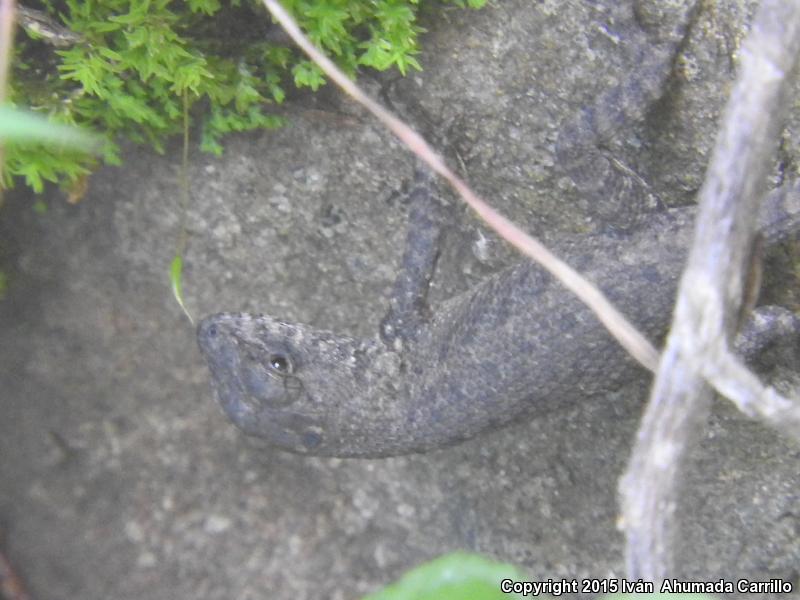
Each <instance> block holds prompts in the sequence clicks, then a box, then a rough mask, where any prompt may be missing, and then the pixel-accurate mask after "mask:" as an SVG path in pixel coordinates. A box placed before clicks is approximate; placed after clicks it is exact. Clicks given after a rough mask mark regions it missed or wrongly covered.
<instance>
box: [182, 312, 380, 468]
mask: <svg viewBox="0 0 800 600" xmlns="http://www.w3.org/2000/svg"><path fill="white" fill-rule="evenodd" d="M197 340H198V344H199V346H200V350H201V352H202V353H203V355H204V357H205V359H206V361H207V362H208V366H209V368H210V370H211V376H212V382H213V386H214V388H215V390H216V394H217V399H218V401H219V403H220V405H221V406H222V409H223V410H224V411H225V414H226V415H227V416H228V418H229V419H230V420H231V421H232V422H233V423H234V424H235V425H236V426H237V427H239V428H240V429H241V430H242V431H244V432H245V433H246V434H248V435H254V436H258V437H261V438H265V439H266V440H267V441H269V442H270V443H271V444H272V445H274V446H278V447H280V448H283V449H285V450H289V451H292V452H299V453H302V454H315V455H339V456H342V455H354V454H358V451H357V448H355V447H351V446H352V441H351V440H352V431H350V430H351V429H352V428H353V427H354V426H355V425H354V419H353V418H352V417H353V415H352V414H351V413H352V410H353V409H352V407H353V404H352V400H353V398H354V396H357V395H358V393H359V388H360V387H361V386H362V385H363V384H364V383H365V382H364V381H362V379H363V378H362V375H361V370H362V369H363V366H364V362H363V360H362V358H366V357H369V356H370V354H371V348H372V347H374V346H375V345H376V342H362V341H359V340H355V339H353V338H350V337H346V336H339V335H336V334H333V333H330V332H325V331H320V330H316V329H312V328H310V327H307V326H305V325H300V324H291V323H285V322H283V321H279V320H277V319H273V318H271V317H268V316H254V315H248V314H237V313H220V314H216V315H212V316H210V317H207V318H205V319H203V321H201V322H200V324H199V325H198V328H197ZM362 389H363V388H362Z"/></svg>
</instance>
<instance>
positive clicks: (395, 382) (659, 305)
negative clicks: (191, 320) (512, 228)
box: [198, 0, 800, 457]
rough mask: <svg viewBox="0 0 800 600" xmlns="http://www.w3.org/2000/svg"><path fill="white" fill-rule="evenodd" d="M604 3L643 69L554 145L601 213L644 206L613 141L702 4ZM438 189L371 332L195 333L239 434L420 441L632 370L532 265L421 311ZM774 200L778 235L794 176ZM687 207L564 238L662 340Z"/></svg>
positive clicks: (352, 444) (573, 394) (572, 254)
mask: <svg viewBox="0 0 800 600" xmlns="http://www.w3.org/2000/svg"><path fill="white" fill-rule="evenodd" d="M611 6H612V8H611V9H609V10H610V12H609V18H610V21H609V23H610V27H612V28H614V27H619V28H620V31H622V30H624V29H626V28H627V29H629V31H626V32H624V36H622V38H621V39H622V40H623V41H625V42H629V43H630V46H631V48H632V49H633V51H634V54H635V55H636V57H637V59H636V62H637V64H638V68H637V69H635V71H634V72H633V73H632V75H631V77H629V78H628V79H627V80H626V81H624V82H623V83H621V84H620V85H618V86H616V87H614V88H612V89H610V90H608V91H606V92H605V93H603V94H601V96H600V97H599V98H598V99H597V102H596V103H595V104H593V105H592V106H591V107H588V108H585V109H582V110H580V111H578V113H576V115H575V116H574V117H573V118H571V119H568V120H567V122H566V123H565V124H564V125H563V126H562V130H561V134H560V136H559V139H558V141H557V143H556V149H555V150H556V156H557V158H558V162H559V166H560V167H561V169H562V170H563V171H564V173H565V174H567V175H568V176H569V177H570V178H571V179H572V180H573V182H574V183H575V185H576V187H577V188H578V190H579V191H580V192H581V193H582V194H583V195H585V196H586V197H588V198H589V199H590V200H591V201H592V202H593V203H595V204H596V205H597V206H598V207H599V211H600V212H602V211H603V209H602V206H603V205H604V204H608V205H611V206H613V207H619V206H624V207H625V209H626V210H627V211H628V212H629V213H633V214H636V213H638V212H639V211H638V210H637V206H636V205H637V204H640V203H641V199H642V197H643V196H644V195H646V190H645V189H643V187H642V184H643V182H642V180H641V178H639V177H638V176H637V175H636V174H635V173H633V172H632V171H631V170H630V169H628V168H627V167H625V165H623V164H622V163H621V162H620V161H619V160H617V159H615V158H614V157H613V156H612V154H611V153H610V152H609V145H610V144H609V142H610V140H612V139H613V138H615V137H618V136H619V132H620V130H622V129H623V128H624V127H625V126H626V125H628V124H630V123H631V122H636V121H640V120H641V119H642V118H643V116H644V114H645V112H646V110H647V107H648V106H649V105H650V104H651V103H652V102H653V101H654V100H655V99H657V98H658V97H659V96H660V95H661V94H662V92H663V88H664V85H665V82H666V81H667V79H668V76H669V73H670V72H671V66H672V61H673V60H674V56H675V53H676V52H677V49H678V47H679V45H680V44H681V43H682V40H683V39H684V37H685V35H686V32H687V29H688V24H689V23H690V21H691V17H692V15H693V14H694V12H695V9H696V6H697V2H696V1H695V0H680V1H677V2H672V3H660V2H655V3H653V2H648V1H646V0H634V2H633V3H618V4H617V3H612V4H611ZM665 7H666V8H665ZM673 9H674V11H673V12H675V13H676V14H673V15H671V16H670V18H669V19H664V18H662V17H663V16H664V14H662V13H663V11H667V12H669V11H670V10H673ZM637 23H638V27H636V26H634V27H633V28H632V27H631V24H637ZM429 191H430V190H429V186H428V185H427V184H426V183H425V182H422V185H421V186H419V187H418V188H417V190H415V192H414V194H416V196H417V201H419V203H421V204H415V205H414V206H412V211H411V220H412V221H416V224H415V225H413V226H412V227H411V228H410V230H409V236H408V240H407V246H406V253H405V255H404V258H403V268H402V269H401V270H400V273H399V275H398V278H397V282H396V284H395V289H394V291H393V295H392V299H391V306H390V310H389V314H388V315H387V317H386V318H385V319H384V320H383V322H382V323H381V327H380V331H379V335H377V336H375V338H370V339H356V338H352V337H348V336H343V335H338V334H336V333H333V332H328V331H321V330H317V329H315V328H313V327H309V326H306V325H302V324H292V323H285V322H283V321H280V320H278V319H275V318H272V317H269V316H265V315H249V314H236V313H220V314H217V315H213V316H210V317H208V318H206V319H205V320H204V321H202V322H201V323H200V325H199V327H198V342H199V344H200V348H201V351H202V352H203V354H204V355H205V358H206V360H207V362H208V364H209V367H210V369H211V373H212V380H213V383H214V386H215V388H216V393H217V397H218V399H219V401H220V403H221V405H222V407H223V409H224V411H225V412H226V414H227V415H228V417H229V418H230V419H231V420H232V421H233V422H234V423H235V424H236V425H237V426H238V427H240V428H241V429H242V430H243V431H245V432H246V433H248V434H251V435H256V436H260V437H263V438H265V439H267V440H268V441H270V442H271V443H272V444H274V445H275V446H278V447H281V448H284V449H287V450H290V451H294V452H299V453H304V454H311V455H326V456H357V457H378V456H388V455H396V454H405V453H410V452H423V451H427V450H431V449H435V448H440V447H443V446H447V445H450V444H454V443H457V442H459V441H461V440H464V439H467V438H470V437H472V436H474V435H476V434H478V433H479V432H481V431H484V430H487V429H493V428H497V427H501V426H503V425H506V424H508V423H511V422H514V421H516V420H518V419H521V418H523V417H525V416H528V415H531V414H533V413H536V412H537V411H545V410H551V409H553V408H554V407H558V406H561V405H569V404H570V403H574V402H576V401H579V400H580V399H582V398H585V397H588V396H592V395H595V394H600V393H603V392H607V391H611V390H614V389H616V388H617V387H618V386H619V384H620V383H622V382H624V381H626V380H628V379H629V378H630V377H631V375H632V374H634V373H635V372H636V369H637V366H636V365H635V363H634V362H633V360H632V359H630V358H629V357H628V356H627V355H626V354H625V352H624V351H623V350H622V349H621V348H620V347H619V346H618V345H617V343H616V342H615V341H613V339H612V338H611V336H610V335H609V334H608V333H607V332H606V330H605V329H604V328H603V326H602V325H601V324H600V323H599V322H598V321H597V319H596V317H595V316H594V315H593V314H592V313H591V312H590V311H589V310H588V309H587V308H586V307H584V306H583V304H581V303H580V302H579V301H578V300H577V299H576V298H574V297H573V296H572V295H571V294H569V293H568V292H567V291H566V290H564V288H562V287H561V286H560V285H559V284H557V283H556V282H555V281H554V280H553V279H552V278H551V277H550V276H549V275H547V274H546V273H545V272H543V271H542V270H541V269H540V268H539V267H537V266H536V265H534V264H531V263H528V262H524V263H522V264H520V265H518V266H515V267H512V268H510V269H507V270H505V271H502V272H501V273H498V274H497V275H495V276H493V277H491V278H489V279H488V280H486V281H485V282H483V283H482V284H480V285H478V286H477V287H475V288H474V289H472V290H470V291H468V292H465V293H464V294H461V295H459V296H456V297H454V298H452V299H450V300H448V301H446V302H444V303H442V304H441V305H439V306H437V307H436V309H435V310H434V311H428V310H427V309H426V304H425V297H426V292H427V285H428V282H429V281H430V278H431V277H432V275H433V269H434V267H435V262H436V261H435V254H436V249H435V248H436V245H437V240H438V226H437V223H436V217H435V214H433V213H430V212H428V211H429V210H430V209H435V208H436V206H435V204H432V203H431V202H430V201H429V200H430V199H429V198H428V195H429ZM426 202H427V204H426ZM420 206H421V207H420ZM765 209H766V210H765V212H764V215H762V226H763V227H764V228H765V231H766V232H767V238H768V240H772V241H775V240H777V239H780V238H781V237H785V236H786V234H788V233H789V232H790V231H793V230H794V229H795V228H796V227H797V225H798V221H800V185H798V184H794V185H788V184H787V185H785V186H784V187H783V188H781V189H780V190H779V191H776V192H773V193H772V194H771V195H770V196H769V198H768V201H767V202H766V203H765ZM615 210H618V209H615ZM693 214H694V211H693V209H671V210H662V211H661V212H658V213H655V214H652V213H651V214H650V215H649V218H648V220H647V223H646V225H645V226H644V227H642V228H639V229H638V230H635V231H627V232H626V233H624V234H619V233H617V234H616V235H614V236H608V235H594V236H586V237H584V238H582V239H575V240H572V242H567V243H565V244H564V245H563V247H560V248H558V247H557V248H556V250H557V252H558V254H559V255H560V256H562V257H563V258H564V259H565V260H566V261H567V262H568V263H570V264H571V265H572V266H573V267H575V268H577V269H578V270H579V271H581V272H582V273H584V274H585V275H586V276H587V277H588V278H589V279H591V280H592V281H594V282H595V283H596V284H597V285H598V286H599V287H600V288H601V289H602V290H603V292H604V293H606V294H607V295H608V296H609V297H610V299H611V301H612V302H613V303H614V304H615V305H616V306H617V307H618V308H620V309H621V310H622V311H623V312H624V313H625V314H626V316H628V317H629V318H630V319H631V320H632V321H633V323H634V324H635V325H636V326H638V327H639V328H640V329H641V330H642V331H643V332H644V333H646V334H647V335H649V336H650V337H651V338H654V339H661V337H662V336H663V335H664V333H665V330H666V327H667V326H668V323H669V321H670V317H671V309H672V303H673V299H674V296H675V291H676V289H677V282H678V277H679V276H680V273H681V270H682V266H683V262H684V259H685V256H686V252H687V249H688V248H689V245H690V242H691V229H692V228H691V224H692V221H693ZM426 215H429V216H431V218H427V217H426ZM612 221H613V219H612ZM620 229H621V230H622V231H626V230H628V229H629V228H628V227H625V226H623V227H621V228H620ZM620 236H621V237H620Z"/></svg>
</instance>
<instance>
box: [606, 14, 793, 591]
mask: <svg viewBox="0 0 800 600" xmlns="http://www.w3.org/2000/svg"><path fill="white" fill-rule="evenodd" d="M798 52H800V0H790V1H787V0H764V2H763V3H762V5H761V7H760V8H759V10H758V12H757V14H756V17H755V19H754V22H753V25H752V29H751V31H750V33H749V35H748V37H747V39H746V41H745V44H744V47H743V48H742V53H741V54H742V61H741V67H740V73H739V76H738V78H737V80H736V84H735V86H734V89H733V91H732V93H731V97H730V99H729V101H728V105H727V108H726V111H725V116H724V120H723V124H722V128H721V130H720V133H719V135H718V137H717V141H716V145H715V148H714V153H713V156H712V160H711V164H710V166H709V169H708V173H707V175H706V179H705V182H704V184H703V188H702V190H701V192H700V211H699V214H698V219H697V225H696V228H695V238H694V242H693V245H692V249H691V252H690V255H689V260H688V264H687V267H686V270H685V271H684V274H683V277H682V279H681V285H680V289H679V295H678V300H677V305H676V310H675V315H674V319H673V325H672V329H671V331H670V336H669V339H668V341H667V347H666V349H665V350H664V353H663V355H662V358H661V364H660V366H659V371H658V375H657V377H656V381H655V384H654V388H653V392H652V396H651V399H650V403H649V405H648V408H647V410H646V412H645V415H644V418H643V419H642V424H641V427H640V430H639V433H638V436H637V441H636V444H635V447H634V450H633V454H632V456H631V460H630V464H629V466H628V470H627V472H626V474H625V476H624V477H623V479H622V480H621V482H620V495H621V501H622V519H621V523H622V526H623V528H624V529H625V534H626V537H627V548H626V562H627V572H628V576H629V577H630V578H632V579H638V578H643V579H645V580H649V581H654V582H658V581H661V580H663V579H664V578H666V577H669V576H671V575H672V568H673V564H672V554H671V547H672V539H673V535H674V531H675V512H676V505H677V493H678V491H677V488H678V486H677V484H678V474H679V469H680V466H681V464H682V459H683V457H684V456H685V454H686V452H687V450H688V448H690V447H691V445H692V444H693V443H694V442H695V440H696V439H697V436H698V432H699V430H700V426H701V425H702V423H703V422H704V421H705V420H706V418H707V416H708V412H709V410H710V403H711V398H712V388H711V386H710V385H709V382H710V383H712V385H714V386H715V387H716V388H717V389H718V390H719V391H721V392H722V393H725V394H726V395H728V396H729V397H732V398H736V399H738V401H739V405H740V406H747V407H749V408H750V409H751V410H748V411H747V412H749V413H752V412H753V410H757V411H760V412H762V413H763V414H765V415H771V418H772V419H773V420H774V417H775V415H777V414H781V415H783V416H784V417H785V416H787V415H789V414H790V413H791V412H792V410H793V411H794V414H795V418H796V415H797V410H798V409H797V404H793V403H791V402H790V401H789V400H787V399H785V398H780V397H779V396H778V395H777V393H776V392H774V390H771V391H767V388H764V387H763V386H762V385H761V383H760V382H759V381H758V379H757V378H756V377H755V376H754V375H753V374H752V373H750V372H749V371H748V370H747V369H746V367H744V365H743V363H741V361H739V359H737V358H735V357H734V356H733V355H732V354H731V352H730V347H731V344H730V340H731V339H732V336H733V334H734V329H735V326H736V321H737V317H738V315H739V311H740V307H741V304H742V299H743V287H744V282H745V280H746V274H747V267H748V265H749V262H750V253H751V251H752V244H753V238H754V235H755V223H756V215H757V213H758V202H759V199H760V197H761V193H760V192H761V189H762V187H763V186H764V185H765V183H766V173H767V169H768V165H769V162H768V161H769V157H770V156H771V153H772V152H771V151H772V150H773V148H774V146H775V145H776V142H777V139H778V133H779V127H780V126H781V124H782V115H783V114H784V112H785V109H786V105H787V102H786V98H785V96H786V94H787V88H788V85H787V84H788V81H787V80H788V76H789V75H790V74H791V73H792V70H793V67H794V64H795V62H796V60H797V55H798ZM753 407H758V408H757V409H754V408H753ZM792 407H793V408H792Z"/></svg>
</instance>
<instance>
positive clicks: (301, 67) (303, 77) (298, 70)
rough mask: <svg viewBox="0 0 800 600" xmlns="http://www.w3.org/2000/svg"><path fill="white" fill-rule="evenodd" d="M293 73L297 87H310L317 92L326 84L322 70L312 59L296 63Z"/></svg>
mask: <svg viewBox="0 0 800 600" xmlns="http://www.w3.org/2000/svg"><path fill="white" fill-rule="evenodd" d="M292 75H294V84H295V85H296V86H297V87H304V86H305V87H310V88H311V89H312V90H313V91H315V92H316V91H317V90H318V89H319V87H320V86H321V85H324V84H325V78H324V77H323V76H322V70H321V69H320V68H319V67H318V66H317V65H315V64H314V63H313V62H311V61H310V60H304V61H303V62H300V63H298V64H296V65H295V66H294V68H293V69H292Z"/></svg>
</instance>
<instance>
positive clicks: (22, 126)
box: [0, 106, 102, 152]
mask: <svg viewBox="0 0 800 600" xmlns="http://www.w3.org/2000/svg"><path fill="white" fill-rule="evenodd" d="M0 140H3V141H10V142H17V143H31V142H38V143H46V144H55V145H59V146H64V147H69V148H74V149H76V150H84V151H86V152H97V151H98V150H99V149H100V146H101V145H102V139H101V138H100V137H99V136H97V135H95V134H93V133H89V132H88V131H86V130H83V129H79V128H77V127H70V126H67V125H60V124H58V123H53V122H52V121H51V120H49V119H46V118H45V117H43V116H41V115H37V114H35V113H31V112H26V111H23V110H20V109H17V108H10V107H8V106H0Z"/></svg>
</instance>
